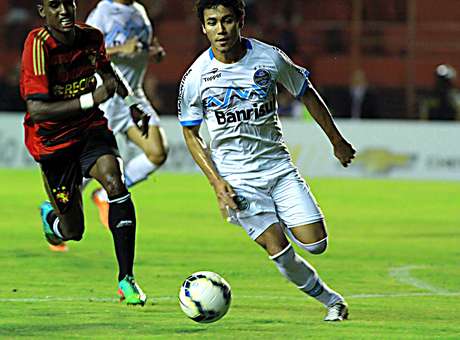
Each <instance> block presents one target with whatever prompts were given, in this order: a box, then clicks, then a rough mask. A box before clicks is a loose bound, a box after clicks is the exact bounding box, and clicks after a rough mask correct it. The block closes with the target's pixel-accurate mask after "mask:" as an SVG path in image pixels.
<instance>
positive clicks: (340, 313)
mask: <svg viewBox="0 0 460 340" xmlns="http://www.w3.org/2000/svg"><path fill="white" fill-rule="evenodd" d="M347 319H348V305H347V303H346V302H345V301H339V302H337V303H335V304H333V305H332V306H331V307H329V308H328V309H327V315H326V317H325V318H324V321H343V320H347Z"/></svg>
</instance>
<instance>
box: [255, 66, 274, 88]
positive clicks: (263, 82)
mask: <svg viewBox="0 0 460 340" xmlns="http://www.w3.org/2000/svg"><path fill="white" fill-rule="evenodd" d="M253 79H254V83H256V84H257V85H259V86H260V87H268V86H270V84H271V81H272V77H271V75H270V72H268V71H267V70H265V69H263V68H261V69H258V70H257V71H256V72H255V73H254V77H253Z"/></svg>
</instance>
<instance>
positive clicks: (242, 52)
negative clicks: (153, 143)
mask: <svg viewBox="0 0 460 340" xmlns="http://www.w3.org/2000/svg"><path fill="white" fill-rule="evenodd" d="M195 9H196V12H197V14H198V17H199V19H200V21H201V24H202V31H203V33H204V34H205V35H206V36H207V38H208V40H209V42H210V44H211V48H209V49H208V50H206V51H205V52H204V53H202V54H201V55H200V56H199V57H198V58H197V59H196V61H195V62H194V63H193V64H192V66H191V67H190V68H189V69H188V71H187V72H186V73H185V75H184V77H183V79H182V82H181V85H180V90H179V99H178V110H179V120H180V122H181V124H182V126H183V133H184V136H185V140H186V143H187V146H188V148H189V150H190V153H191V154H192V156H193V158H194V159H195V161H196V162H197V164H198V165H199V166H200V168H201V169H202V171H203V172H204V174H205V175H206V176H207V178H208V180H209V182H210V183H211V185H212V187H213V188H214V191H215V193H216V196H217V200H218V203H219V207H220V209H221V212H222V213H223V215H224V216H225V217H228V220H229V221H232V222H234V223H237V224H240V225H241V226H243V228H244V229H245V230H246V232H247V233H248V235H249V236H250V237H251V238H252V239H253V240H254V241H255V242H256V243H258V244H259V245H260V246H262V247H263V248H264V249H265V250H266V251H267V253H268V255H269V258H270V259H271V260H273V262H274V263H275V265H276V266H277V268H278V269H279V271H280V272H281V273H282V274H283V275H284V276H285V277H286V278H287V279H288V280H289V281H291V282H292V283H294V284H295V285H296V286H297V287H298V288H299V289H300V290H301V291H303V292H304V293H306V294H308V295H310V296H312V297H313V298H315V299H316V300H318V301H319V302H321V303H322V304H323V305H324V306H326V308H327V309H328V312H327V315H326V317H325V319H324V320H325V321H342V320H344V319H346V318H347V316H348V307H347V304H346V302H345V300H344V298H343V297H342V296H341V295H340V294H338V293H337V292H335V291H334V290H332V289H331V288H329V287H328V286H327V285H326V284H325V283H323V282H322V280H321V279H320V278H319V276H318V274H317V272H316V270H315V269H314V268H313V267H312V266H311V265H310V264H309V263H308V262H307V261H306V260H305V259H303V258H302V257H300V256H299V255H298V254H296V252H295V251H294V248H293V247H292V245H291V244H290V242H289V241H288V239H287V237H286V234H287V235H288V236H289V237H290V238H291V240H292V241H294V242H295V243H297V244H298V245H299V246H300V247H301V248H303V249H305V250H307V251H308V252H310V253H312V254H321V253H323V252H324V251H325V250H326V247H327V240H328V235H327V232H326V225H325V222H324V217H323V214H322V212H321V210H320V208H319V206H318V205H317V203H316V201H315V198H314V197H313V195H312V193H311V191H310V188H309V187H308V185H307V184H306V183H305V181H304V180H303V179H302V178H301V176H300V174H299V172H298V170H297V168H296V167H295V166H294V165H293V163H292V160H291V157H290V154H289V152H288V150H287V147H286V144H285V143H284V141H283V136H282V132H281V125H280V123H279V118H278V115H277V106H278V105H277V83H280V84H281V85H283V86H284V87H285V88H286V89H287V90H288V91H289V92H290V93H291V94H292V95H294V96H296V97H297V98H299V99H300V100H302V102H303V103H305V104H306V106H307V107H308V109H309V111H310V112H311V114H312V116H313V118H314V119H315V120H316V122H317V123H318V124H319V125H320V126H321V128H322V129H323V131H324V132H325V133H326V135H327V137H328V138H329V140H330V142H331V144H332V146H333V148H334V155H335V156H336V158H337V159H338V160H339V161H340V163H341V164H342V165H343V166H345V167H346V166H348V164H350V162H351V161H352V159H353V158H354V154H355V150H354V149H353V147H352V146H351V145H350V144H349V143H348V142H347V141H346V140H345V139H344V138H343V136H342V135H341V134H340V132H339V131H338V129H337V127H336V126H335V124H334V121H333V120H332V117H331V115H330V113H329V110H328V108H327V107H326V105H325V104H324V102H323V100H322V99H321V97H320V96H319V94H318V93H317V91H316V90H315V88H314V87H313V85H312V84H311V82H310V81H309V79H308V75H309V72H308V71H307V70H306V69H304V68H302V67H299V66H297V65H295V64H294V63H293V62H292V61H291V60H290V59H289V57H288V56H287V55H286V54H285V53H284V52H283V51H281V50H279V49H278V48H276V47H274V46H270V45H267V44H264V43H262V42H260V41H258V40H255V39H246V38H243V37H241V29H242V27H243V22H244V1H243V0H197V1H196V3H195ZM203 120H205V121H206V125H207V127H208V130H209V134H210V137H211V142H210V145H211V150H210V151H209V150H208V149H207V146H206V144H205V143H204V142H203V139H202V138H201V136H200V133H199V129H200V126H201V123H202V122H203Z"/></svg>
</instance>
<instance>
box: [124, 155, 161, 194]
mask: <svg viewBox="0 0 460 340" xmlns="http://www.w3.org/2000/svg"><path fill="white" fill-rule="evenodd" d="M158 168H159V166H157V165H155V164H153V163H152V162H151V161H150V160H149V159H148V158H147V156H146V155H145V154H144V153H143V154H141V155H138V156H136V157H134V158H133V159H131V160H130V161H129V162H128V163H127V164H126V166H125V183H126V186H127V187H128V188H130V187H132V186H133V185H134V184H136V183H138V182H141V181H143V180H145V179H147V177H148V176H149V175H150V174H151V173H153V172H155V171H156V170H157V169H158Z"/></svg>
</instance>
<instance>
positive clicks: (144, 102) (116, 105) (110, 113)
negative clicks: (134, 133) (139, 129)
mask: <svg viewBox="0 0 460 340" xmlns="http://www.w3.org/2000/svg"><path fill="white" fill-rule="evenodd" d="M136 98H137V99H138V100H139V102H140V105H141V106H142V108H143V109H144V110H145V112H146V113H148V114H150V121H149V125H151V126H159V125H160V117H159V116H158V113H157V112H156V111H155V109H154V108H153V106H152V104H151V103H150V102H149V100H148V99H147V97H146V96H145V95H143V94H136ZM99 107H100V109H101V110H102V111H104V115H105V117H106V118H107V120H108V121H109V128H110V129H111V130H112V131H113V133H114V134H117V133H119V132H123V133H126V131H128V129H129V128H130V127H131V126H134V125H135V124H134V121H133V119H132V118H131V113H130V110H129V107H128V106H126V104H125V102H124V101H123V98H121V97H120V96H118V95H115V96H113V98H111V99H109V100H108V101H106V102H105V103H103V104H101V105H100V106H99Z"/></svg>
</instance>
